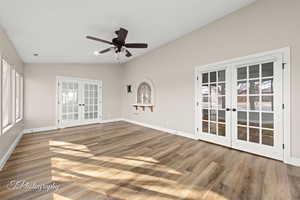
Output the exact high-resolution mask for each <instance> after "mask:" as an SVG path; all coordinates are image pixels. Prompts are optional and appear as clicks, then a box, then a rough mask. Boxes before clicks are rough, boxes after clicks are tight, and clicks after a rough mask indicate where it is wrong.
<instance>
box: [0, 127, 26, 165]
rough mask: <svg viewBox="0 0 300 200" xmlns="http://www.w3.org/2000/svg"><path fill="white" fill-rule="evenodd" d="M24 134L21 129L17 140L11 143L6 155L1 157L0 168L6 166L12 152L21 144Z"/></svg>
mask: <svg viewBox="0 0 300 200" xmlns="http://www.w3.org/2000/svg"><path fill="white" fill-rule="evenodd" d="M22 136H23V132H22V131H21V132H20V133H19V135H18V136H17V137H16V139H15V141H14V142H13V143H12V144H11V146H10V147H9V149H8V150H7V152H6V153H5V155H4V156H3V158H2V159H0V170H2V168H3V167H4V165H5V163H6V162H7V161H8V159H9V158H10V156H11V154H12V153H13V152H14V150H15V148H16V147H17V145H18V144H19V142H20V140H21V138H22Z"/></svg>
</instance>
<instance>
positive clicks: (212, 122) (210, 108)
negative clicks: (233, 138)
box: [200, 70, 226, 137]
mask: <svg viewBox="0 0 300 200" xmlns="http://www.w3.org/2000/svg"><path fill="white" fill-rule="evenodd" d="M201 76H202V77H201V80H202V82H201V87H200V89H201V112H202V119H201V123H202V133H204V134H211V135H217V136H222V137H224V136H226V110H225V109H226V108H225V107H226V71H225V70H218V71H211V72H204V73H202V74H201Z"/></svg>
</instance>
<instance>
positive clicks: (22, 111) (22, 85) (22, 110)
mask: <svg viewBox="0 0 300 200" xmlns="http://www.w3.org/2000/svg"><path fill="white" fill-rule="evenodd" d="M23 116H24V78H23V76H22V75H21V74H20V121H21V120H23Z"/></svg>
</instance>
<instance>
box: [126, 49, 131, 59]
mask: <svg viewBox="0 0 300 200" xmlns="http://www.w3.org/2000/svg"><path fill="white" fill-rule="evenodd" d="M125 51H126V54H125V56H126V57H128V58H129V57H131V56H132V54H131V53H130V52H129V51H128V50H127V49H126V50H125Z"/></svg>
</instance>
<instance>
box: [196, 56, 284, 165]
mask: <svg viewBox="0 0 300 200" xmlns="http://www.w3.org/2000/svg"><path fill="white" fill-rule="evenodd" d="M282 63H283V60H282V55H281V54H277V55H270V56H264V57H260V58H255V59H251V60H244V61H243V60H242V61H238V62H235V63H234V62H233V63H230V64H223V65H219V66H218V67H215V66H208V67H206V68H205V69H203V70H201V69H200V70H199V71H198V81H197V92H196V94H197V102H198V106H197V112H196V119H197V121H196V126H197V133H198V136H199V139H201V140H205V141H209V142H213V143H217V144H221V145H225V146H229V147H232V148H235V149H238V150H242V151H247V152H250V153H254V154H259V155H263V156H267V157H270V158H274V159H278V160H282V159H283V148H282V144H283V130H282V129H283V128H282V127H283V126H282V123H283V111H282V105H283V101H282V98H283V97H282V93H283V92H282V85H283V80H282V72H283V71H282Z"/></svg>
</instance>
